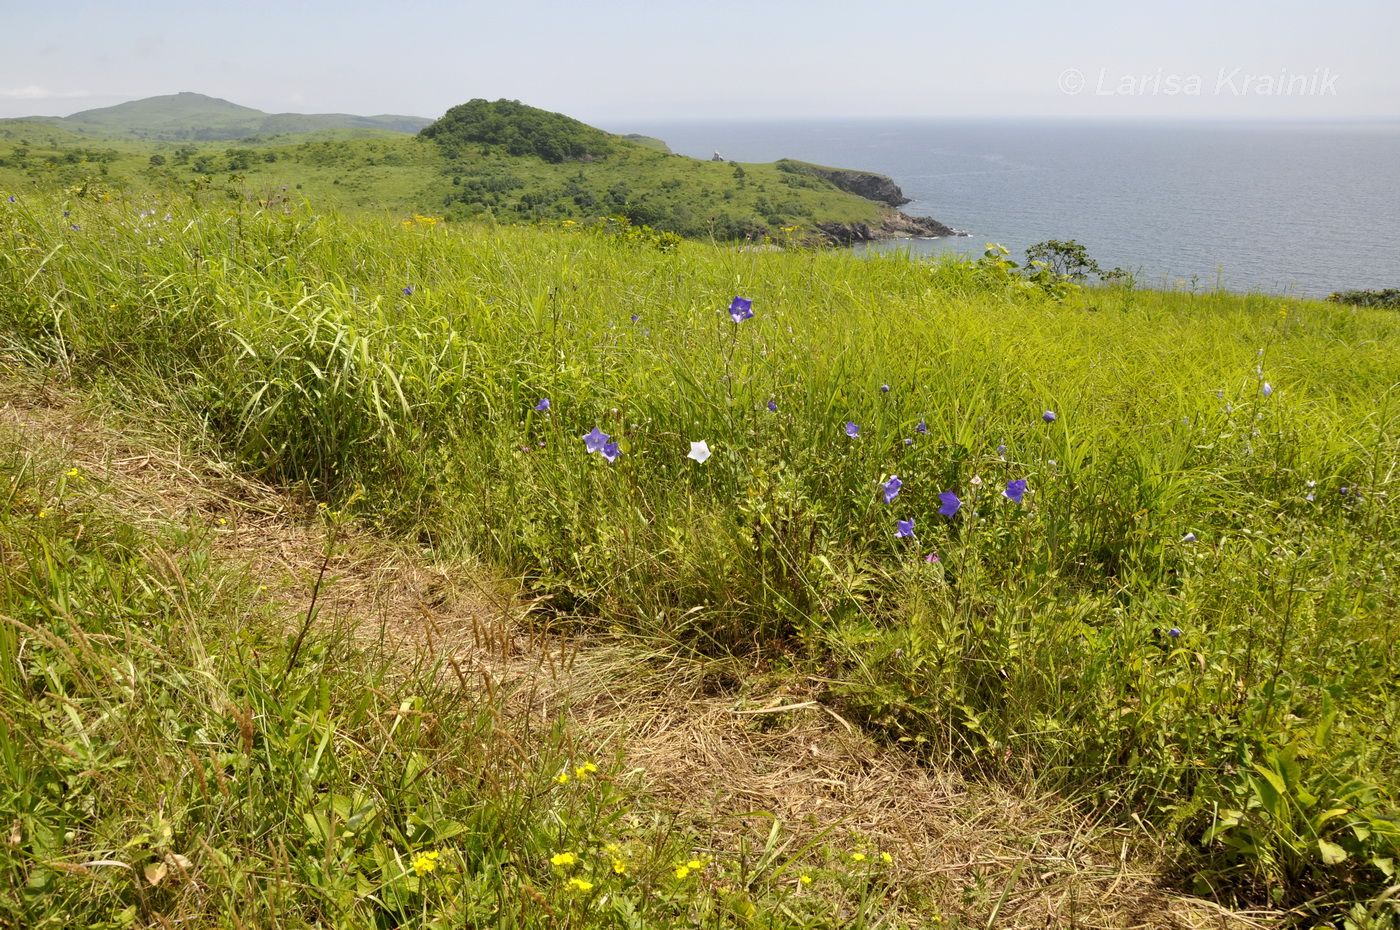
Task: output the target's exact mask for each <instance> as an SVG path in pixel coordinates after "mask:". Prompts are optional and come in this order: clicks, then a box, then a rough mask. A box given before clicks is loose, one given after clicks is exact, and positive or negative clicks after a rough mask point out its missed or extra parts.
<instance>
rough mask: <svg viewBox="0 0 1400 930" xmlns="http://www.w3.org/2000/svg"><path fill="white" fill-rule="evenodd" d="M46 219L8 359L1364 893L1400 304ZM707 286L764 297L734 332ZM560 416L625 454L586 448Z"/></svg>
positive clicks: (931, 270)
mask: <svg viewBox="0 0 1400 930" xmlns="http://www.w3.org/2000/svg"><path fill="white" fill-rule="evenodd" d="M70 206H71V209H72V216H71V217H69V218H61V217H60V215H59V214H60V210H61V209H62V207H63V205H62V204H60V203H58V202H57V201H51V200H39V201H35V202H29V201H25V202H22V203H19V204H16V205H12V206H11V207H10V208H9V209H8V211H6V212H4V213H3V214H0V216H3V225H0V242H3V244H4V248H3V252H0V327H3V330H4V333H5V334H6V339H7V345H8V351H9V352H10V353H11V354H12V355H13V356H14V357H16V358H24V359H27V360H28V361H30V362H31V363H33V364H38V365H45V366H57V367H59V368H62V369H63V370H65V371H67V372H70V373H72V374H73V375H74V376H76V377H78V378H82V379H93V380H95V381H97V382H98V383H100V384H102V385H103V386H104V387H105V388H107V389H110V390H112V391H114V392H116V393H118V394H120V395H121V396H122V398H123V399H124V400H125V401H127V402H129V403H131V404H133V405H142V406H153V407H154V408H155V409H156V410H158V411H160V412H161V414H162V415H168V416H172V417H177V418H179V419H181V420H182V421H184V422H189V423H191V424H192V426H195V427H197V428H198V429H199V430H201V431H202V433H203V435H205V436H207V437H208V438H209V439H210V440H211V441H213V442H216V443H217V444H218V445H219V446H220V449H221V451H222V453H224V454H226V455H230V456H233V457H235V458H236V459H238V460H240V461H242V462H243V463H244V464H245V465H246V466H247V467H248V468H250V469H253V470H256V471H259V472H261V473H263V474H265V475H267V476H269V477H272V478H274V479H277V480H281V481H287V482H303V481H304V482H307V483H308V484H309V485H310V486H311V487H313V488H314V489H315V490H316V491H317V493H319V494H322V495H324V496H326V497H329V498H334V499H340V500H349V499H352V498H353V499H355V500H356V501H358V502H359V503H358V504H357V505H356V506H358V507H360V508H361V510H362V512H363V515H364V516H365V517H366V518H369V519H374V520H378V521H380V522H381V523H382V524H383V525H384V526H385V527H387V528H391V529H393V530H394V531H396V532H403V533H408V534H415V535H417V536H418V537H419V538H421V539H422V540H423V542H424V543H425V544H428V545H432V546H434V547H437V548H438V549H440V550H441V551H443V552H447V553H451V552H453V551H459V550H461V551H467V550H470V551H472V552H478V553H483V554H485V555H487V556H488V557H489V558H491V559H492V560H494V561H495V562H496V563H498V564H499V565H501V566H502V567H503V568H505V569H507V570H509V571H512V572H518V573H520V574H523V575H525V576H526V577H527V579H528V581H529V583H530V584H531V585H532V586H533V587H534V588H535V589H537V590H538V591H539V592H540V593H542V594H547V595H548V596H549V597H550V598H551V600H552V603H553V605H554V606H555V607H556V608H557V609H558V612H559V614H560V616H561V617H570V618H577V619H579V620H581V621H584V622H588V621H593V622H597V623H601V624H606V625H610V626H621V627H626V628H629V629H631V630H633V631H636V632H639V633H642V634H646V635H653V636H657V637H664V638H666V639H667V640H681V641H686V642H689V643H690V644H692V645H693V646H695V647H697V648H702V649H707V650H716V651H724V650H728V651H743V652H753V653H757V654H759V655H761V656H762V657H764V659H766V660H767V661H769V662H772V663H779V664H788V665H791V666H793V667H795V668H804V669H805V668H817V669H819V670H820V672H821V675H822V677H824V678H825V679H826V680H829V681H830V682H831V685H830V690H831V698H832V699H833V700H835V701H838V702H839V703H840V704H841V705H842V706H843V707H844V708H845V710H846V711H847V712H848V713H850V714H852V715H854V716H858V717H859V718H861V719H862V720H863V721H864V722H866V723H867V724H868V725H870V726H872V727H874V728H877V729H880V730H883V731H884V732H887V733H888V734H889V735H890V737H891V738H892V739H895V740H898V741H902V742H904V743H906V744H908V745H910V746H911V747H913V748H915V749H917V750H918V751H920V752H923V753H926V754H928V755H929V756H930V757H933V758H939V759H951V760H957V761H959V762H961V763H963V764H966V765H969V766H971V767H972V768H974V769H977V770H979V771H982V772H985V773H988V774H992V775H996V774H999V773H1000V774H1004V775H1007V776H1014V775H1016V774H1017V773H1021V772H1029V773H1033V774H1034V776H1035V777H1037V778H1040V779H1048V780H1050V781H1052V782H1054V783H1058V784H1060V785H1062V786H1063V787H1064V788H1065V789H1066V790H1068V791H1072V792H1076V793H1082V794H1083V795H1084V796H1085V797H1086V798H1091V799H1093V800H1094V802H1095V803H1097V804H1100V805H1103V806H1106V807H1109V808H1115V809H1118V810H1120V811H1121V812H1122V813H1123V814H1124V815H1125V816H1126V815H1127V814H1128V813H1130V812H1131V813H1133V814H1135V815H1136V816H1138V817H1140V818H1143V819H1146V820H1149V821H1152V822H1155V823H1156V824H1157V825H1158V828H1159V829H1161V830H1162V831H1164V832H1170V833H1174V834H1175V835H1177V836H1179V837H1180V838H1181V839H1182V840H1183V844H1182V847H1181V848H1182V850H1183V868H1185V869H1186V870H1187V873H1188V874H1189V875H1190V876H1192V877H1193V881H1194V883H1195V887H1196V888H1197V889H1198V890H1200V891H1203V892H1210V893H1215V894H1217V895H1219V896H1221V897H1222V898H1225V899H1227V900H1239V901H1261V900H1262V901H1267V902H1269V903H1274V904H1289V905H1297V904H1304V903H1309V906H1311V907H1313V908H1314V909H1325V908H1331V907H1340V906H1342V904H1343V903H1345V902H1348V901H1351V900H1354V899H1364V898H1367V897H1368V896H1371V895H1373V894H1378V893H1380V891H1381V889H1383V888H1384V887H1385V886H1386V885H1387V884H1388V883H1389V882H1391V881H1392V878H1391V875H1392V873H1393V868H1394V865H1393V858H1394V856H1395V853H1396V852H1397V851H1398V850H1397V846H1400V828H1397V826H1396V815H1395V797H1394V793H1393V786H1394V785H1395V784H1396V783H1397V781H1398V780H1400V741H1397V733H1400V696H1397V694H1398V693H1397V668H1400V662H1397V656H1396V649H1397V646H1396V640H1397V634H1400V610H1398V609H1397V607H1400V605H1397V598H1396V588H1395V584H1394V578H1395V572H1396V568H1397V555H1396V550H1395V546H1394V542H1395V539H1396V538H1397V535H1400V534H1397V519H1396V512H1395V507H1394V505H1393V503H1392V498H1393V495H1394V493H1395V482H1396V467H1397V463H1400V432H1397V425H1400V391H1397V383H1400V319H1397V318H1396V316H1395V315H1394V314H1393V313H1388V312H1385V311H1377V310H1367V309H1362V308H1351V307H1338V306H1335V305H1327V304H1324V303H1319V302H1306V301H1296V300H1284V299H1279V298H1273V297H1267V296H1260V295H1234V294H1226V293H1216V292H1210V293H1199V294H1197V293H1161V292H1149V291H1141V290H1136V289H1132V288H1120V289H1112V290H1098V289H1094V290H1086V291H1082V292H1078V293H1075V294H1073V295H1071V296H1070V297H1069V298H1068V299H1065V300H1053V299H1050V298H1049V297H1047V296H1046V294H1045V293H1044V292H1043V291H1042V290H1040V289H1038V288H1035V287H1031V286H1027V285H1026V283H1025V282H1024V281H1022V280H1020V279H1018V278H1015V277H1014V276H1012V275H1009V274H1007V273H1006V271H1005V270H1004V269H1003V268H1002V267H1001V266H1000V265H999V264H998V263H996V262H991V261H988V262H983V263H966V262H953V263H941V264H939V263H935V264H930V263H925V262H920V261H915V260H911V259H909V258H908V257H904V256H897V255H896V256H890V257H885V258H880V259H874V260H872V259H857V258H854V257H852V256H849V255H844V254H838V253H813V252H802V251H789V252H783V253H766V252H765V253H758V252H747V251H742V250H738V249H728V248H716V247H710V246H703V245H696V244H685V245H682V246H681V247H680V248H679V249H676V250H674V251H665V252H663V251H660V250H658V249H654V248H649V247H648V246H647V245H646V242H645V240H640V241H639V240H634V239H628V238H626V237H620V236H614V235H609V234H608V233H606V232H602V231H595V230H562V231H561V230H540V229H525V228H469V229H463V230H458V229H446V228H442V227H433V228H411V229H403V228H398V227H393V228H386V227H385V226H383V225H381V224H375V223H370V222H356V221H352V220H346V219H340V218H336V217H327V216H316V215H313V214H311V213H308V212H295V213H292V214H278V213H271V212H259V211H256V210H252V209H248V208H243V207H238V206H233V207H229V206H219V207H209V208H203V209H174V210H173V211H172V212H173V213H174V214H175V215H174V216H173V217H172V219H171V220H169V221H163V220H160V219H157V218H156V217H148V218H139V217H138V216H137V211H138V209H139V208H140V207H141V206H142V205H140V204H127V203H122V204H116V205H111V206H102V205H96V204H91V203H88V202H79V203H74V204H72V205H70ZM159 209H160V211H161V212H162V213H163V211H165V210H166V209H170V208H169V207H168V205H161V206H160V208H159ZM70 223H76V224H77V225H78V226H79V228H78V229H77V230H74V229H71V228H70V227H69V224H70ZM406 288H411V293H405V289H406ZM735 294H742V295H744V296H747V297H750V298H753V300H754V309H755V312H756V316H755V318H754V319H752V320H749V321H746V322H744V323H742V324H739V325H736V324H734V323H733V322H731V321H730V319H729V317H728V315H727V314H726V313H725V307H726V306H727V305H728V303H729V300H730V298H731V297H733V296H734V295H735ZM633 315H635V316H636V321H635V322H633V320H632V317H633ZM1266 384H1267V385H1268V389H1267V391H1266V389H1265V385H1266ZM882 385H888V386H889V390H888V391H887V392H886V391H884V390H882ZM545 397H547V398H549V399H550V401H551V406H550V410H549V411H548V412H547V413H539V412H535V411H533V410H532V407H534V406H535V404H536V403H537V401H538V400H539V399H541V398H545ZM769 400H773V401H774V402H775V404H776V406H777V412H776V413H772V412H770V411H769V409H768V408H767V402H768V401H769ZM1046 410H1051V411H1054V413H1055V414H1056V417H1055V419H1054V422H1052V423H1047V422H1046V421H1045V419H1044V418H1043V417H1042V413H1043V412H1044V411H1046ZM847 421H853V422H855V423H856V424H858V425H859V427H860V435H859V437H858V438H856V439H851V438H849V437H848V436H847V435H846V434H845V432H844V430H843V426H844V424H845V423H846V422H847ZM921 421H922V422H923V423H925V424H926V427H927V431H926V432H920V431H919V430H918V424H919V423H920V422H921ZM594 426H598V427H600V428H602V429H603V430H604V431H606V432H608V433H610V434H612V435H613V436H614V437H615V438H616V439H617V440H618V442H619V445H620V446H621V452H622V454H621V456H620V458H619V459H618V461H617V462H615V463H612V464H608V463H607V462H605V461H603V460H602V459H601V458H600V457H599V456H597V455H593V456H590V455H587V454H585V452H584V447H583V443H582V441H581V439H580V437H581V436H582V434H583V433H585V432H587V431H588V430H590V429H592V428H593V427H594ZM701 439H703V440H706V441H707V442H708V443H709V445H710V447H711V448H712V449H713V450H714V456H713V457H712V458H711V459H710V460H709V461H708V462H706V463H704V464H703V465H699V464H697V463H695V462H693V461H690V460H688V459H687V458H686V452H687V450H688V448H689V443H690V442H691V441H694V440H701ZM907 440H912V442H907ZM1001 446H1004V447H1005V451H1004V453H1000V452H999V451H998V449H999V447H1001ZM891 474H898V475H899V476H900V477H901V479H902V480H903V481H904V486H903V490H902V492H901V493H900V495H899V496H898V497H897V498H896V499H895V501H894V502H893V503H892V504H889V505H886V504H885V503H883V502H882V501H881V498H880V496H879V483H880V482H881V481H883V480H884V479H886V478H887V477H888V476H890V475H891ZM1013 478H1024V479H1026V480H1027V481H1028V483H1029V487H1030V493H1029V494H1028V495H1027V497H1026V499H1025V503H1023V504H1021V505H1016V504H1013V503H1012V502H1011V501H1009V500H1007V499H1005V498H1004V497H1003V496H1002V494H1001V492H1002V489H1003V488H1004V486H1005V483H1006V482H1007V481H1008V480H1010V479H1013ZM949 490H951V491H955V492H956V493H957V494H958V495H959V497H960V498H961V499H962V501H963V504H962V509H961V510H960V511H959V513H958V514H957V515H956V516H955V517H954V518H952V519H945V518H943V517H940V516H939V514H938V507H939V504H940V500H939V494H940V493H941V492H944V491H949ZM910 517H912V518H914V520H915V534H916V535H915V538H914V539H913V540H908V539H897V538H896V537H895V532H894V531H895V525H896V520H897V519H907V518H910ZM1188 534H1191V536H1190V537H1188ZM1192 538H1193V539H1194V541H1188V540H1189V539H1192ZM930 556H936V557H937V559H936V561H929V557H930ZM1173 631H1179V635H1177V634H1176V633H1174V632H1173Z"/></svg>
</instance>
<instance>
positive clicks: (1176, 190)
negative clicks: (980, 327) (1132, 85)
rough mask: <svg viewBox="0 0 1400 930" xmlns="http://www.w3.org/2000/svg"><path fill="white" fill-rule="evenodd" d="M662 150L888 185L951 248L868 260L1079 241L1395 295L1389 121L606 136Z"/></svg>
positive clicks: (1396, 124) (1170, 266) (1394, 124)
mask: <svg viewBox="0 0 1400 930" xmlns="http://www.w3.org/2000/svg"><path fill="white" fill-rule="evenodd" d="M608 128H610V129H613V130H615V131H618V132H641V133H645V134H647V135H653V136H657V137H659V138H661V139H664V140H666V142H667V143H668V144H669V145H670V146H671V148H672V149H673V150H675V151H677V152H682V153H684V154H686V155H693V156H696V157H701V158H708V157H710V156H711V155H712V154H713V153H714V152H716V151H718V152H720V153H721V154H722V155H723V156H724V157H725V158H727V159H734V160H737V161H771V160H773V159H776V158H784V157H787V158H799V159H803V160H806V161H814V162H819V163H822V164H827V165H839V166H842V167H850V168H864V169H868V170H872V171H878V172H881V173H883V174H887V175H889V176H890V177H892V178H894V179H895V181H896V182H897V183H898V184H899V185H900V186H901V187H902V188H903V189H904V193H905V196H907V197H910V198H912V200H913V202H912V203H910V204H907V205H906V206H904V207H903V208H902V209H903V210H904V211H905V212H907V213H912V214H917V215H929V216H933V217H936V218H937V219H939V220H942V221H943V222H945V223H947V224H948V225H950V226H953V227H954V228H956V229H960V230H965V231H967V232H968V233H969V234H970V238H966V239H937V240H899V241H895V242H886V243H879V244H877V245H874V246H867V247H866V248H878V249H884V248H911V249H913V250H915V251H917V252H943V251H947V250H954V251H958V252H966V253H970V254H980V253H981V251H982V249H983V248H984V247H985V244H986V243H987V242H999V243H1001V244H1003V245H1005V246H1007V247H1008V248H1010V249H1012V251H1013V253H1014V255H1013V257H1015V258H1017V259H1018V260H1020V259H1022V258H1023V257H1024V255H1023V253H1024V250H1025V248H1026V246H1028V245H1030V244H1031V243H1034V242H1039V241H1041V240H1044V239H1052V238H1053V239H1078V240H1079V241H1080V242H1083V243H1084V244H1086V245H1087V246H1088V247H1089V251H1090V254H1092V255H1093V256H1094V257H1095V258H1097V259H1098V261H1099V262H1100V263H1101V264H1102V265H1103V266H1104V267H1105V268H1109V267H1112V266H1114V265H1118V266H1121V267H1123V268H1128V269H1131V270H1134V271H1136V272H1138V273H1139V280H1140V281H1141V282H1142V283H1143V284H1145V285H1151V286H1163V285H1165V286H1168V287H1198V288H1213V287H1223V288H1226V289H1229V290H1237V291H1263V292H1268V293H1277V294H1301V295H1311V296H1322V295H1326V294H1327V293H1329V292H1331V291H1335V290H1340V289H1344V288H1369V287H1400V121H1382V122H1347V123H1343V122H1313V123H1288V124H1285V123H1254V124H1228V125H1227V124H1222V123H1207V122H1195V123H1187V122H1172V123H1166V122H1073V121H1052V120H1043V121H1035V120H1021V121H990V120H988V121H979V120H957V121H953V120H948V121H900V122H892V121H844V122H756V121H747V122H671V121H651V122H647V121H642V122H640V123H630V124H628V125H626V126H621V125H618V126H609V127H608Z"/></svg>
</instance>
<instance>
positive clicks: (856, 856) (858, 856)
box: [851, 853, 865, 862]
mask: <svg viewBox="0 0 1400 930" xmlns="http://www.w3.org/2000/svg"><path fill="white" fill-rule="evenodd" d="M851 861H852V862H864V861H865V853H851Z"/></svg>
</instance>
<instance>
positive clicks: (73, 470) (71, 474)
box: [68, 465, 78, 478]
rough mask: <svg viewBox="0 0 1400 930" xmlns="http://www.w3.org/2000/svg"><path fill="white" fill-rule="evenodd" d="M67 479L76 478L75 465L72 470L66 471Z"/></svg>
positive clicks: (76, 468) (76, 469)
mask: <svg viewBox="0 0 1400 930" xmlns="http://www.w3.org/2000/svg"><path fill="white" fill-rule="evenodd" d="M68 477H69V478H76V477H78V467H77V466H76V465H75V466H73V467H72V468H70V469H68Z"/></svg>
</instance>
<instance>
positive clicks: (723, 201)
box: [0, 121, 879, 238]
mask: <svg viewBox="0 0 1400 930" xmlns="http://www.w3.org/2000/svg"><path fill="white" fill-rule="evenodd" d="M26 143H27V144H26ZM181 149H185V150H186V151H189V150H192V154H190V155H188V156H187V157H185V158H184V160H183V163H177V162H178V161H179V160H180V156H179V155H178V154H177V153H178V152H180V150H181ZM17 150H22V151H25V152H26V153H27V154H25V155H24V156H23V157H22V158H21V157H17V156H16V152H17ZM231 150H244V151H248V152H250V153H251V155H250V157H249V158H248V159H247V164H246V165H243V166H241V167H238V168H237V169H236V171H235V170H230V163H231V159H230V155H229V152H230V151H231ZM152 155H160V156H161V157H162V158H164V159H165V160H166V164H165V165H164V166H162V167H158V168H157V167H152V166H151V165H150V158H151V156H152ZM269 156H271V157H273V158H274V159H275V160H273V161H268V160H267V159H268V157H269ZM201 159H204V160H205V163H206V168H207V170H206V171H205V172H203V173H198V172H196V171H195V170H194V169H195V167H196V166H198V165H200V164H201ZM0 163H2V164H0V186H4V187H5V188H6V189H30V190H34V189H44V188H53V187H56V186H65V187H72V186H76V185H81V184H83V183H85V182H89V183H92V184H95V185H97V186H100V187H103V188H107V189H112V190H125V191H128V192H133V193H140V192H170V191H176V190H181V189H183V188H188V187H189V186H191V185H205V186H215V187H218V188H219V189H221V190H229V191H231V192H234V193H237V194H240V195H245V196H252V197H262V198H272V197H279V196H282V194H283V191H282V189H283V188H286V189H287V190H286V196H289V197H291V198H293V199H294V200H295V199H299V198H306V199H309V200H311V201H312V202H313V203H315V204H317V205H318V206H320V207H338V208H355V209H361V210H373V211H383V212H390V213H394V214H397V215H400V216H402V215H404V214H410V213H423V214H430V215H439V216H440V215H443V214H446V215H447V216H448V217H450V218H454V219H466V218H471V217H474V216H486V215H490V216H495V217H496V218H498V219H501V220H504V221H532V220H540V219H565V218H574V219H586V218H590V217H597V216H602V215H610V214H618V213H622V214H627V215H630V216H631V217H632V218H633V219H634V220H636V221H637V222H642V223H648V224H650V225H653V226H656V227H657V228H660V229H667V230H673V231H676V232H679V233H681V234H683V235H689V236H708V235H712V234H713V235H717V236H719V237H720V238H731V237H735V236H742V235H744V234H746V233H753V234H756V235H761V231H762V230H765V229H766V230H773V231H776V230H778V229H780V228H781V227H783V226H796V227H799V228H801V229H804V230H807V229H810V228H811V227H812V226H813V225H814V224H815V223H818V222H836V223H848V222H874V221H875V220H876V219H877V217H878V215H879V207H878V205H876V204H874V203H872V202H870V201H867V200H864V199H863V198H861V197H857V196H855V195H852V194H847V193H844V192H842V191H839V190H837V189H836V188H835V187H833V186H832V185H830V184H827V183H825V182H822V181H818V180H816V179H812V178H806V177H802V176H799V175H794V174H790V173H786V172H782V171H779V170H778V169H777V167H776V166H775V165H773V164H745V165H743V166H741V167H742V171H743V174H744V175H745V177H744V178H743V179H742V180H740V179H738V178H737V177H736V166H735V165H732V164H729V163H713V162H707V161H700V160H697V159H692V158H686V157H684V156H681V155H672V154H667V153H664V152H660V151H657V150H655V149H654V148H650V147H648V146H646V145H642V144H636V143H631V142H626V141H619V142H618V143H617V152H616V153H615V154H614V155H612V156H610V157H609V158H607V159H605V160H602V161H598V162H594V163H591V164H586V165H585V164H579V163H564V164H549V163H547V162H544V161H541V160H539V159H536V158H530V157H509V156H504V155H500V154H493V155H475V156H472V157H466V158H463V159H460V160H458V161H451V160H449V159H447V158H445V157H444V156H443V154H442V153H441V152H440V151H439V150H438V147H437V146H435V145H433V144H432V143H429V142H426V141H424V140H421V139H418V138H416V137H412V136H405V135H403V134H402V133H393V132H367V131H348V130H346V131H339V132H329V133H313V134H309V135H308V134H299V135H285V136H277V137H272V138H267V139H264V140H261V141H256V142H236V143H230V142H189V143H174V142H170V143H148V142H136V141H123V140H113V139H102V140H96V139H89V138H85V137H83V136H81V135H78V134H76V133H73V132H71V131H69V130H67V129H65V128H63V127H56V126H53V125H49V124H45V123H38V122H22V121H20V122H10V123H0ZM234 175H236V177H234Z"/></svg>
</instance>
